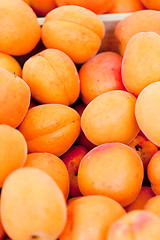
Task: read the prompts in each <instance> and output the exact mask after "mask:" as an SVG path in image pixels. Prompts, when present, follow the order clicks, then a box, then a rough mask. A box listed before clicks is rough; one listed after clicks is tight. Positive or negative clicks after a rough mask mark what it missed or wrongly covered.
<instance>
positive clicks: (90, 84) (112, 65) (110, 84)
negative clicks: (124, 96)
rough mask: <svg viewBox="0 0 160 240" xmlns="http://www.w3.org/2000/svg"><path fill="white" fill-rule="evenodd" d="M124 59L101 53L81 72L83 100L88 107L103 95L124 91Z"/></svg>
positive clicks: (108, 53) (89, 61) (112, 54)
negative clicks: (122, 67) (114, 91)
mask: <svg viewBox="0 0 160 240" xmlns="http://www.w3.org/2000/svg"><path fill="white" fill-rule="evenodd" d="M121 63H122V57H121V56H120V55H118V54H117V53H114V52H104V53H99V54H97V55H96V56H95V57H93V58H91V59H90V60H88V61H87V62H86V63H85V64H83V65H82V67H81V69H80V71H79V77H80V89H81V98H82V100H83V102H84V103H85V104H86V105H87V104H88V103H89V102H91V101H92V100H93V99H94V98H96V97H97V96H99V95H101V94H102V93H105V92H108V91H111V90H117V89H119V90H124V86H123V83H122V78H121Z"/></svg>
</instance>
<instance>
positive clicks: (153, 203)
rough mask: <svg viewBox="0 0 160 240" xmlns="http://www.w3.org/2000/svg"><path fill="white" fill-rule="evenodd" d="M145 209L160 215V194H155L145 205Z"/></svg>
mask: <svg viewBox="0 0 160 240" xmlns="http://www.w3.org/2000/svg"><path fill="white" fill-rule="evenodd" d="M144 210H147V211H150V212H152V213H154V214H156V215H157V216H158V217H160V196H159V195H157V196H153V197H152V198H150V199H148V201H147V202H146V204H145V205H144Z"/></svg>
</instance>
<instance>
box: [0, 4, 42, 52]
mask: <svg viewBox="0 0 160 240" xmlns="http://www.w3.org/2000/svg"><path fill="white" fill-rule="evenodd" d="M0 29H1V31H0V51H1V52H4V53H8V54H11V55H24V54H27V53H29V52H30V51H31V50H32V49H34V47H35V46H36V45H37V43H38V42H39V40H40V25H39V23H38V20H37V17H36V14H35V13H34V11H33V10H32V9H31V7H29V6H28V5H27V4H26V3H24V2H23V1H19V0H1V1H0Z"/></svg>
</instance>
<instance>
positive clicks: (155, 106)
mask: <svg viewBox="0 0 160 240" xmlns="http://www.w3.org/2000/svg"><path fill="white" fill-rule="evenodd" d="M159 91H160V82H155V83H151V84H149V85H148V86H147V87H145V88H144V89H143V90H142V91H141V93H140V94H139V96H138V98H137V101H136V105H135V116H136V120H137V123H138V125H139V127H140V129H141V130H142V132H143V133H144V134H145V136H146V137H147V138H148V139H149V140H150V141H151V142H153V143H154V144H155V145H157V146H160V120H159V108H160V101H159V99H160V96H159Z"/></svg>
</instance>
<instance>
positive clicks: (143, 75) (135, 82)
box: [122, 32, 160, 96]
mask: <svg viewBox="0 0 160 240" xmlns="http://www.w3.org/2000/svg"><path fill="white" fill-rule="evenodd" d="M159 62H160V36H159V35H158V34H156V33H154V32H145V33H144V32H141V33H137V34H135V35H134V36H133V37H132V38H131V39H130V41H129V42H128V44H127V47H126V49H125V52H124V56H123V61H122V81H123V84H124V86H125V87H126V89H127V90H128V91H129V92H131V93H133V94H134V95H135V96H138V94H139V93H140V92H141V91H142V90H143V89H144V88H145V87H146V86H148V85H149V84H150V83H152V82H157V81H159V80H160V63H159Z"/></svg>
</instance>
